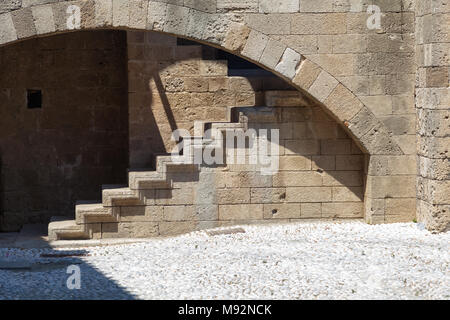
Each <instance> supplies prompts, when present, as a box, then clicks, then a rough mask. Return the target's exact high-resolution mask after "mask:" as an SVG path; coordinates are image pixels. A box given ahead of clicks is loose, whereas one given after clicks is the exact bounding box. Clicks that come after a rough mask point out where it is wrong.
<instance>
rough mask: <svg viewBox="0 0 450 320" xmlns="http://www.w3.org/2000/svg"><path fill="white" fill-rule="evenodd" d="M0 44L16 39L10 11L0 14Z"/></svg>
mask: <svg viewBox="0 0 450 320" xmlns="http://www.w3.org/2000/svg"><path fill="white" fill-rule="evenodd" d="M0 25H1V26H2V27H1V28H0V44H3V43H8V42H11V41H14V40H17V31H16V28H15V27H14V24H13V20H12V17H11V14H10V13H5V14H0Z"/></svg>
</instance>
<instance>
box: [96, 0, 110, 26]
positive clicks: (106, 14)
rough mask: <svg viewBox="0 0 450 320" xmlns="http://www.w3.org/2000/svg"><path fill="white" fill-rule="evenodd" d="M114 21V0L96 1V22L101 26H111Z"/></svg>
mask: <svg viewBox="0 0 450 320" xmlns="http://www.w3.org/2000/svg"><path fill="white" fill-rule="evenodd" d="M112 23H113V3H112V0H97V1H95V24H96V25H97V26H99V27H106V26H111V25H112Z"/></svg>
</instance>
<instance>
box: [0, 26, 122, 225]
mask: <svg viewBox="0 0 450 320" xmlns="http://www.w3.org/2000/svg"><path fill="white" fill-rule="evenodd" d="M0 65H1V72H0V170H1V177H0V185H1V189H0V199H1V202H0V203H1V205H0V206H1V207H0V214H1V220H2V221H1V230H2V231H16V230H18V229H19V228H20V226H21V225H23V224H24V223H47V222H48V221H49V219H50V217H51V216H64V215H66V216H69V217H73V215H74V208H75V202H76V201H77V200H95V199H101V185H102V184H116V183H126V170H127V168H128V123H127V118H128V117H127V83H126V77H127V75H126V34H125V33H124V32H121V31H95V32H78V33H73V34H66V35H59V36H53V37H47V38H42V39H33V40H29V41H25V42H22V43H18V44H15V45H11V46H8V47H5V48H0ZM27 89H40V90H42V97H43V99H42V109H27Z"/></svg>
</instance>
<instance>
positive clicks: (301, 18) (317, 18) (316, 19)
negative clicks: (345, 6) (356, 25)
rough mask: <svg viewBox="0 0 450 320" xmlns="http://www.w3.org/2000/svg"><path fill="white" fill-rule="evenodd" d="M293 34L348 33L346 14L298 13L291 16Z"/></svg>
mask: <svg viewBox="0 0 450 320" xmlns="http://www.w3.org/2000/svg"><path fill="white" fill-rule="evenodd" d="M290 18H291V34H302V35H305V34H306V35H311V34H326V35H331V34H344V33H347V21H346V20H347V16H346V14H345V13H298V14H292V15H291V17H290Z"/></svg>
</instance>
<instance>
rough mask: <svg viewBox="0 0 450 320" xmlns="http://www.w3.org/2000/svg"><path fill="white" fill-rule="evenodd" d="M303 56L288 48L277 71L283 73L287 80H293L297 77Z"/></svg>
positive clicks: (276, 68)
mask: <svg viewBox="0 0 450 320" xmlns="http://www.w3.org/2000/svg"><path fill="white" fill-rule="evenodd" d="M301 58H302V57H301V55H300V54H299V53H298V52H295V51H294V50H292V49H290V48H287V49H286V50H285V51H284V53H283V56H282V57H281V60H280V62H279V63H278V64H277V66H276V67H275V71H277V72H279V73H281V74H282V75H283V76H285V77H286V78H289V79H292V78H293V77H294V76H295V72H296V69H297V66H298V65H299V63H300V60H301Z"/></svg>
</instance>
